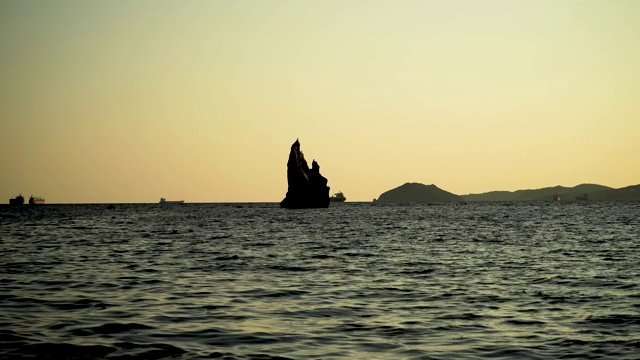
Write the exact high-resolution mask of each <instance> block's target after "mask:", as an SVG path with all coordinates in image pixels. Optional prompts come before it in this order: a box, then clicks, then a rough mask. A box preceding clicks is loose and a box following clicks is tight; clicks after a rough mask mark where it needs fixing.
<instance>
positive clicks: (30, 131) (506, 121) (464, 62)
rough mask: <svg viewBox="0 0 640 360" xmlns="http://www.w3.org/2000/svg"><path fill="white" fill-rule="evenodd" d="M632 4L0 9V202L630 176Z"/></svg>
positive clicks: (261, 197) (637, 121) (637, 57)
mask: <svg viewBox="0 0 640 360" xmlns="http://www.w3.org/2000/svg"><path fill="white" fill-rule="evenodd" d="M639 19H640V1H636V0H627V1H623V0H595V1H591V0H573V1H563V0H549V1H544V0H531V1H518V0H502V1H491V0H487V1H483V0H466V1H463V0H442V1H435V0H434V1H429V0H415V1H409V0H407V1H402V0H399V1H391V0H389V1H376V0H367V1H365V0H362V1H353V0H321V1H320V0H318V1H299V0H293V1H270V0H255V1H237V0H234V1H215V0H211V1H200V0H197V1H196V0H187V1H163V0H154V1H146V0H135V1H125V0H123V1H103V0H99V1H98V0H96V1H92V0H81V1H80V0H79V1H56V0H46V1H45V0H43V1H22V0H3V1H0V198H1V202H2V203H6V202H8V200H9V198H10V197H11V196H15V195H17V194H18V193H19V192H21V193H22V194H23V195H25V196H29V195H31V194H33V195H39V196H43V197H45V198H46V199H47V202H48V203H65V202H72V203H85V202H157V201H158V200H159V198H160V197H166V198H168V199H170V200H171V199H176V200H177V199H184V200H186V201H187V202H227V201H229V202H242V201H280V200H282V198H283V197H284V195H285V193H286V190H287V184H286V161H287V157H288V154H289V147H290V145H291V143H292V142H293V141H295V139H296V138H299V139H300V142H301V145H302V151H303V152H304V153H305V156H306V157H307V159H308V160H309V161H311V160H312V159H316V160H317V161H318V162H319V164H320V167H321V172H322V174H323V175H324V176H325V177H327V178H328V179H329V186H331V191H332V192H335V191H338V190H342V191H343V192H344V193H345V195H346V196H347V198H348V199H349V200H353V201H370V200H371V199H373V198H376V197H378V196H379V195H380V193H382V192H384V191H386V190H389V189H391V188H394V187H397V186H399V185H402V184H403V183H405V182H421V183H424V184H436V185H438V186H439V187H440V188H442V189H445V190H447V191H451V192H453V193H456V194H468V193H480V192H486V191H491V190H517V189H527V188H541V187H547V186H554V185H564V186H574V185H577V184H580V183H585V182H588V183H598V184H603V185H608V186H612V187H623V186H627V185H635V184H638V183H640V165H639V164H640V21H639Z"/></svg>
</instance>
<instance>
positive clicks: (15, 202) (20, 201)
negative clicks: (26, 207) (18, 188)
mask: <svg viewBox="0 0 640 360" xmlns="http://www.w3.org/2000/svg"><path fill="white" fill-rule="evenodd" d="M23 204H24V196H22V194H18V196H16V197H15V198H11V199H9V205H23Z"/></svg>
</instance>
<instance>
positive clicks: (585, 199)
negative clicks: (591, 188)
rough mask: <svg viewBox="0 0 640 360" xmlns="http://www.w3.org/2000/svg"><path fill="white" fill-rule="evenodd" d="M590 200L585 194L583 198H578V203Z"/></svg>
mask: <svg viewBox="0 0 640 360" xmlns="http://www.w3.org/2000/svg"><path fill="white" fill-rule="evenodd" d="M587 200H589V197H587V194H584V195H582V196H576V201H587Z"/></svg>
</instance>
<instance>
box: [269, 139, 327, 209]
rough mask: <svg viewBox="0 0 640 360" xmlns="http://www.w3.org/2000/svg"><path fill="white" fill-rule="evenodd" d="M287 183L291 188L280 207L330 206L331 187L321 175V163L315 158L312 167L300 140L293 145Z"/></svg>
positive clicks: (288, 165)
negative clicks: (305, 156) (301, 147)
mask: <svg viewBox="0 0 640 360" xmlns="http://www.w3.org/2000/svg"><path fill="white" fill-rule="evenodd" d="M287 183H288V184H289V188H288V190H287V195H286V196H285V198H284V200H282V202H280V207H283V208H287V209H306V208H326V207H329V203H330V201H329V187H328V186H327V179H326V178H325V177H324V176H322V175H320V165H318V163H317V162H316V161H315V160H313V162H312V163H311V169H309V165H308V164H307V160H305V159H304V154H302V151H300V142H299V141H298V140H297V139H296V142H294V143H293V145H291V152H290V153H289V161H288V162H287Z"/></svg>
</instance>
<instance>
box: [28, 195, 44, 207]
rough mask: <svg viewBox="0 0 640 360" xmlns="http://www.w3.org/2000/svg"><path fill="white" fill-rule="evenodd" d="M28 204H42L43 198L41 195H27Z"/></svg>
mask: <svg viewBox="0 0 640 360" xmlns="http://www.w3.org/2000/svg"><path fill="white" fill-rule="evenodd" d="M29 205H44V199H43V198H41V197H34V196H33V195H31V196H30V197H29Z"/></svg>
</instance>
